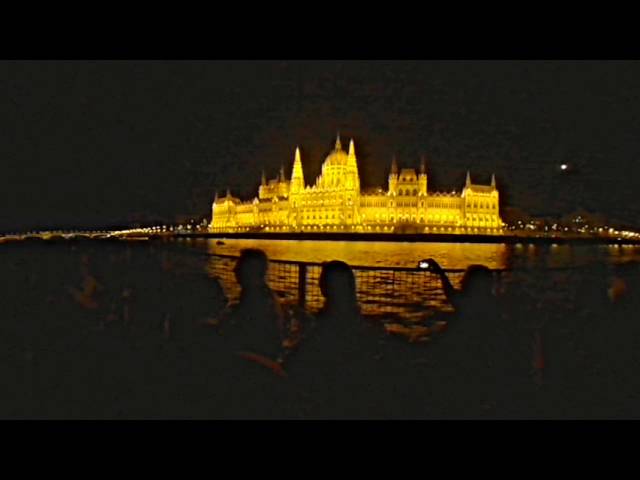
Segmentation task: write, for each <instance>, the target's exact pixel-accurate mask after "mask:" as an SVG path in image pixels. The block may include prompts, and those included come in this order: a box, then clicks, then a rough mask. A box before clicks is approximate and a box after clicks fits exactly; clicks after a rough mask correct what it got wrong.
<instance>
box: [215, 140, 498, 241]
mask: <svg viewBox="0 0 640 480" xmlns="http://www.w3.org/2000/svg"><path fill="white" fill-rule="evenodd" d="M502 226H503V223H502V220H501V218H500V214H499V193H498V189H497V187H496V183H495V177H493V176H492V178H491V185H477V184H474V183H472V182H471V176H470V174H469V172H467V179H466V183H465V186H464V187H463V189H462V191H461V192H460V193H456V192H455V191H454V192H452V193H439V192H436V193H429V192H428V191H427V172H426V166H425V164H424V161H423V162H422V164H421V166H420V171H419V172H416V171H415V169H412V168H403V169H401V170H398V167H397V165H396V162H395V159H394V161H393V162H392V165H391V172H390V174H389V180H388V189H387V191H386V192H385V191H383V190H382V189H381V188H377V189H374V190H370V191H362V190H361V189H360V177H359V175H358V165H357V159H356V153H355V147H354V143H353V140H351V142H350V144H349V151H348V152H345V151H344V150H343V149H342V145H341V143H340V138H339V137H338V139H337V141H336V145H335V148H334V150H333V151H332V152H331V153H330V154H329V155H328V156H327V158H326V159H325V161H324V163H323V165H322V173H321V174H320V176H319V177H318V178H317V179H316V182H315V184H314V185H313V186H309V185H306V184H305V181H304V174H303V171H302V161H301V158H300V150H299V149H296V153H295V160H294V162H293V170H292V174H291V179H290V180H287V179H286V178H285V175H284V170H283V169H281V171H280V175H279V176H278V178H276V179H273V180H270V181H269V182H267V180H266V177H265V175H264V174H263V175H262V182H261V185H260V187H259V190H258V196H257V197H255V198H254V199H253V200H251V201H248V202H241V201H240V200H239V199H237V198H235V197H233V196H232V195H231V193H230V192H229V191H228V190H227V195H226V197H224V198H218V197H217V194H216V199H215V200H214V202H213V207H212V220H211V224H210V230H212V231H214V232H234V231H249V230H263V231H275V232H281V231H285V232H286V231H293V232H300V231H304V232H310V231H311V232H312V231H325V232H333V231H336V232H337V231H350V232H453V233H475V232H479V233H496V234H498V233H501V232H502Z"/></svg>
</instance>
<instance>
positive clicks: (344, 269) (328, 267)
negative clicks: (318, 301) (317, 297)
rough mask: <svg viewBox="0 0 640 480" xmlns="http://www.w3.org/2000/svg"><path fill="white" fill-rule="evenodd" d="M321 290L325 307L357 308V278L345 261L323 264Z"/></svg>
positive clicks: (339, 308)
mask: <svg viewBox="0 0 640 480" xmlns="http://www.w3.org/2000/svg"><path fill="white" fill-rule="evenodd" d="M320 291H321V292H322V295H323V296H324V298H325V307H328V308H331V309H338V310H346V309H352V310H353V309H357V307H358V299H357V297H356V279H355V276H354V275H353V271H352V270H351V268H350V267H349V265H347V264H346V263H344V262H340V261H338V260H333V261H331V262H327V263H325V264H323V265H322V272H321V273H320Z"/></svg>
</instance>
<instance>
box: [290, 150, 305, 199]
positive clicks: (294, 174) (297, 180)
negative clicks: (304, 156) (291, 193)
mask: <svg viewBox="0 0 640 480" xmlns="http://www.w3.org/2000/svg"><path fill="white" fill-rule="evenodd" d="M291 188H292V189H293V190H296V191H297V190H303V189H304V174H303V173H302V161H301V160H300V148H299V147H296V156H295V159H294V161H293V169H292V171H291Z"/></svg>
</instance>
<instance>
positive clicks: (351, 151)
mask: <svg viewBox="0 0 640 480" xmlns="http://www.w3.org/2000/svg"><path fill="white" fill-rule="evenodd" d="M355 156H356V147H355V145H354V144H353V138H352V139H351V141H349V157H354V158H355Z"/></svg>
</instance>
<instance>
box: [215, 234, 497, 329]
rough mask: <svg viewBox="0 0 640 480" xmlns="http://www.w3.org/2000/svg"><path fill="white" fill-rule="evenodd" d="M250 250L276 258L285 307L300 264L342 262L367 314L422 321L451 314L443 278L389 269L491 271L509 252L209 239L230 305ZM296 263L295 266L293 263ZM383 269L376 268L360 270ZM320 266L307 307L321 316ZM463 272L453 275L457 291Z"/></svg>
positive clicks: (275, 281)
mask: <svg viewBox="0 0 640 480" xmlns="http://www.w3.org/2000/svg"><path fill="white" fill-rule="evenodd" d="M245 248H260V249H262V250H263V251H264V252H265V253H266V254H267V256H268V257H269V259H270V260H271V262H270V265H269V270H268V273H267V281H268V283H269V285H270V286H271V288H272V289H273V290H274V291H275V292H276V294H277V295H278V296H279V298H280V299H281V300H282V302H283V303H285V304H296V303H298V301H299V300H298V292H299V284H298V279H299V270H298V269H299V268H300V267H299V265H298V264H297V263H295V262H304V263H321V262H324V261H329V260H342V261H345V262H346V263H348V264H349V265H350V266H352V268H353V269H354V274H355V277H356V285H357V293H358V301H359V304H360V307H361V309H362V312H363V313H364V314H365V315H372V316H378V315H383V316H392V315H396V316H401V317H403V318H405V319H407V320H418V319H420V318H423V317H424V316H425V315H426V313H427V311H428V310H443V311H449V310H451V307H450V305H449V304H448V302H447V301H446V298H445V296H444V292H443V291H442V286H441V283H440V279H439V278H438V277H437V276H436V275H433V274H431V273H429V272H426V271H422V270H418V269H416V271H394V270H391V269H389V267H410V268H414V267H416V266H417V264H418V262H419V260H421V259H424V258H429V257H433V258H436V259H437V261H438V262H439V263H440V264H441V265H442V266H443V268H447V269H459V270H463V269H464V268H466V267H467V266H469V265H471V264H474V263H481V264H483V265H487V266H488V267H489V268H492V269H503V268H505V266H506V259H507V249H506V248H505V246H504V245H496V244H487V245H480V244H414V243H388V242H327V241H289V240H287V241H272V240H229V241H225V242H224V245H217V244H216V242H215V241H209V242H208V246H207V250H208V252H209V253H210V255H211V256H210V257H209V258H210V259H209V264H208V272H209V274H210V275H211V276H212V277H217V278H218V279H219V280H220V283H221V285H222V288H223V289H224V291H225V294H226V295H227V298H228V299H229V300H230V301H232V302H233V301H237V299H238V296H239V292H240V287H239V285H238V284H237V282H236V280H235V277H234V275H233V266H234V265H235V259H233V258H225V257H219V256H217V255H232V256H234V257H235V256H238V255H239V254H240V251H241V250H243V249H245ZM289 262H291V263H289ZM372 266H374V267H379V268H376V269H374V270H371V269H366V268H358V267H372ZM320 270H321V267H320V266H318V265H307V266H306V275H305V279H306V282H305V299H304V306H305V308H306V309H307V310H308V311H310V312H316V311H317V310H318V309H319V308H320V307H321V306H322V302H323V299H322V296H321V294H320V290H319V288H318V278H319V275H320ZM461 277H462V272H454V273H450V274H449V278H450V280H451V281H452V283H453V285H454V287H458V286H459V283H460V280H461Z"/></svg>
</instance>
